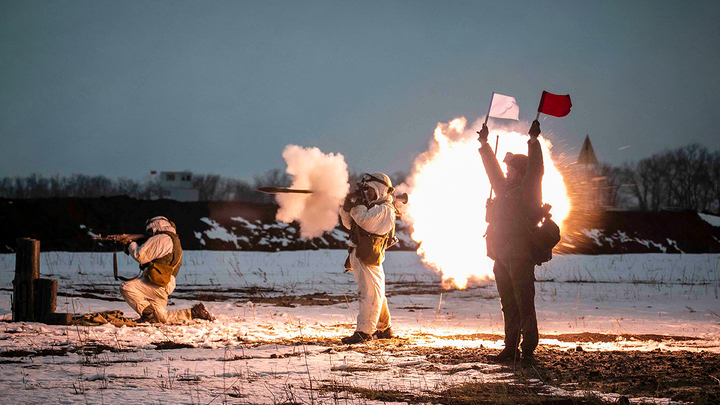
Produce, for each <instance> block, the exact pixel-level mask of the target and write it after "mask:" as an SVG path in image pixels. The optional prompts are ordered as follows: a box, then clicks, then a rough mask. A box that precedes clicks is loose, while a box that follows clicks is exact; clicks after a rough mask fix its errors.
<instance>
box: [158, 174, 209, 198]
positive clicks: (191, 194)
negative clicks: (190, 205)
mask: <svg viewBox="0 0 720 405" xmlns="http://www.w3.org/2000/svg"><path fill="white" fill-rule="evenodd" d="M151 174H152V175H156V174H155V172H151ZM150 198H151V199H153V200H158V199H161V198H167V199H170V200H177V201H198V200H199V199H200V191H199V190H198V189H196V188H193V185H192V172H160V178H159V181H158V182H157V187H156V188H154V189H152V190H151V191H150Z"/></svg>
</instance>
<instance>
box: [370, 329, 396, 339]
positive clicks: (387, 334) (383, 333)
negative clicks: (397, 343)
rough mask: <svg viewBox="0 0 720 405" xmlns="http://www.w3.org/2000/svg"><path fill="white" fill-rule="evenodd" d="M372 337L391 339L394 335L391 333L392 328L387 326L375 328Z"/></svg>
mask: <svg viewBox="0 0 720 405" xmlns="http://www.w3.org/2000/svg"><path fill="white" fill-rule="evenodd" d="M373 337H374V338H375V339H392V338H394V337H395V335H393V331H392V328H387V329H385V330H376V331H375V333H373Z"/></svg>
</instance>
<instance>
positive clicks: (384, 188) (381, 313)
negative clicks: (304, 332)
mask: <svg viewBox="0 0 720 405" xmlns="http://www.w3.org/2000/svg"><path fill="white" fill-rule="evenodd" d="M360 190H361V193H362V195H361V196H353V195H352V194H349V195H348V197H347V198H346V199H345V203H344V204H343V209H342V210H340V217H341V219H342V224H343V226H345V227H346V228H347V229H350V235H351V240H350V246H351V248H350V256H349V258H348V261H346V269H347V270H352V272H353V274H355V280H357V284H358V302H359V303H360V311H359V313H358V317H357V328H356V329H355V333H354V334H353V335H352V336H348V337H344V338H342V342H343V343H344V344H349V345H351V344H356V343H361V342H365V341H368V340H371V339H372V338H373V337H375V338H377V339H390V338H392V337H393V334H392V329H391V327H390V311H389V310H388V304H387V298H386V297H385V271H384V270H383V267H382V263H383V261H385V249H386V248H387V247H388V245H389V243H391V242H390V241H391V240H392V239H393V238H394V229H395V218H396V215H397V209H396V208H395V206H394V205H393V198H394V197H393V195H392V193H393V191H394V189H393V187H392V184H391V182H390V178H389V177H388V176H387V175H385V174H384V173H373V174H364V175H363V177H362V180H361V182H360ZM353 197H357V200H356V201H353Z"/></svg>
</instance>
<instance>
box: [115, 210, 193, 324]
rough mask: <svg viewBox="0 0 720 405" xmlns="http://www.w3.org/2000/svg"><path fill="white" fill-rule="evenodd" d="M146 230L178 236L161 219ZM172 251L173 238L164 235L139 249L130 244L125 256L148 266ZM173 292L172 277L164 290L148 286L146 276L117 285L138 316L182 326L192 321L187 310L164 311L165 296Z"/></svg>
mask: <svg viewBox="0 0 720 405" xmlns="http://www.w3.org/2000/svg"><path fill="white" fill-rule="evenodd" d="M148 228H152V229H153V231H154V232H153V233H157V232H161V231H166V232H172V233H177V231H176V230H175V228H174V227H173V226H172V225H171V224H170V222H169V221H167V220H165V219H164V218H163V219H157V220H154V221H152V222H151V223H149V224H148ZM172 251H173V244H172V238H171V237H169V236H168V235H165V234H157V235H154V236H152V237H151V238H150V239H148V240H147V241H146V242H145V243H143V244H142V246H138V244H137V243H135V242H132V243H130V245H129V246H128V254H129V255H130V256H131V257H132V258H133V259H135V260H137V262H138V263H140V264H145V263H149V262H151V261H152V260H155V259H157V258H160V257H163V256H166V255H168V254H170V253H172ZM174 290H175V276H170V283H168V285H167V286H165V287H159V286H157V285H155V284H152V283H150V282H149V281H147V279H146V278H145V276H141V277H138V278H135V279H132V280H130V281H126V282H124V283H122V284H121V285H120V293H121V294H122V296H123V298H125V302H127V303H128V305H130V306H131V307H132V309H134V310H135V311H136V312H137V313H138V314H140V315H142V314H143V311H145V313H148V312H151V313H154V314H155V317H156V318H157V321H158V322H160V323H181V322H182V321H185V320H190V319H192V316H191V314H190V309H182V310H171V311H168V310H167V309H166V307H167V301H168V296H169V295H170V294H172V292H173V291H174ZM148 307H149V308H148ZM146 308H147V310H146Z"/></svg>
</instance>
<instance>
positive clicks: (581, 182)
mask: <svg viewBox="0 0 720 405" xmlns="http://www.w3.org/2000/svg"><path fill="white" fill-rule="evenodd" d="M575 173H576V176H577V177H576V181H577V182H578V189H577V192H578V194H579V195H578V197H579V198H578V199H577V200H576V201H575V205H576V206H577V207H578V208H581V209H586V210H593V209H598V208H601V207H604V206H605V205H606V202H605V201H603V200H604V198H603V196H604V194H605V193H604V191H605V188H606V187H607V184H606V183H607V178H606V177H604V176H601V175H600V170H599V164H598V160H597V156H595V150H594V149H593V146H592V142H590V135H585V141H584V142H583V145H582V148H581V149H580V155H578V159H577V162H576V163H575Z"/></svg>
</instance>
